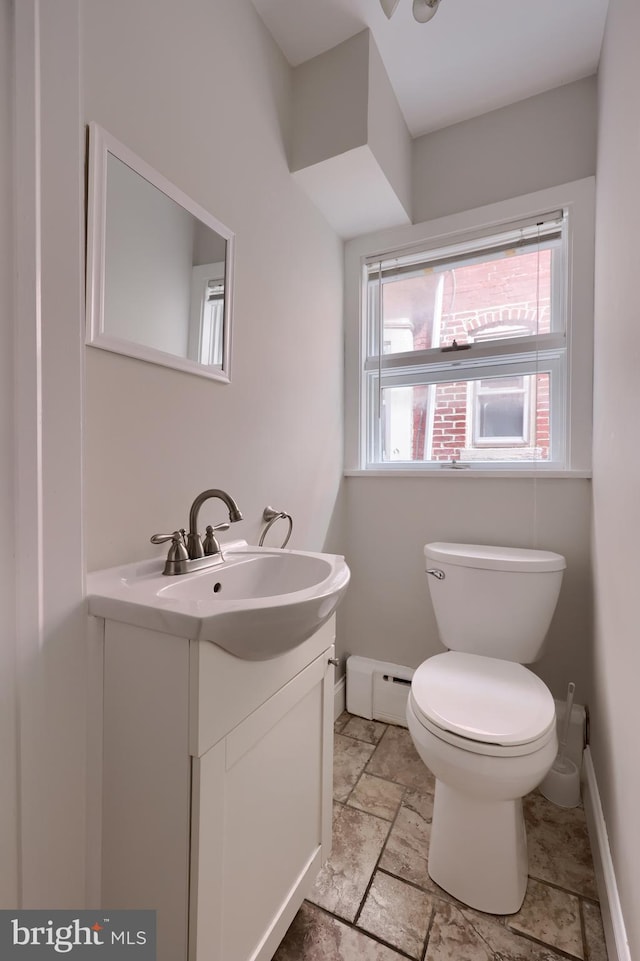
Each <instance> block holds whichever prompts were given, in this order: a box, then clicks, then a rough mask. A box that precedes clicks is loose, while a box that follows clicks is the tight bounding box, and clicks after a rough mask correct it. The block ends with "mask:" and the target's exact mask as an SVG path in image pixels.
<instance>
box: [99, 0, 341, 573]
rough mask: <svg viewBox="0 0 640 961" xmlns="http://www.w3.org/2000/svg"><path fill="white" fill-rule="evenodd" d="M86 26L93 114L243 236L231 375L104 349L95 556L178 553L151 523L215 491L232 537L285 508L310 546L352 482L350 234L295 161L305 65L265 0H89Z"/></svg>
mask: <svg viewBox="0 0 640 961" xmlns="http://www.w3.org/2000/svg"><path fill="white" fill-rule="evenodd" d="M83 31H84V33H83V66H84V82H83V92H84V97H85V120H86V121H89V120H95V121H97V122H98V123H99V124H101V125H102V126H103V127H104V128H106V129H107V130H108V131H109V132H110V133H112V134H113V135H114V136H115V137H117V138H118V140H120V141H122V142H123V143H125V144H126V145H127V146H129V147H130V148H131V149H132V150H134V151H135V153H137V154H138V155H139V156H141V157H142V158H143V159H144V160H146V161H147V162H148V163H150V164H151V165H152V166H153V167H155V168H156V169H158V170H159V171H160V172H161V173H162V174H164V176H166V177H167V178H168V179H169V180H170V181H172V182H173V183H175V184H176V185H177V186H178V187H180V188H181V189H182V190H184V191H185V192H186V193H187V194H188V195H189V196H191V197H192V198H193V199H194V200H196V201H197V202H198V203H200V204H201V205H202V206H203V207H205V208H206V209H208V210H209V211H210V212H211V213H212V214H213V215H214V216H216V217H217V218H219V219H220V220H221V221H222V222H223V223H224V224H226V225H227V226H228V227H229V228H230V229H231V230H233V231H235V233H236V238H237V241H236V264H235V268H236V269H235V297H234V302H235V314H234V319H233V357H232V362H231V373H232V383H231V385H230V386H226V385H223V384H219V383H215V382H211V381H208V380H204V379H202V378H197V377H195V376H192V375H188V374H183V373H179V372H174V371H171V370H167V369H165V368H161V367H157V366H153V365H151V364H147V363H144V362H140V361H134V360H130V359H128V358H124V357H120V356H117V355H115V354H110V353H108V352H106V351H101V350H92V349H91V348H87V352H86V397H87V416H86V505H87V510H86V544H87V554H88V567H89V569H95V568H99V567H103V566H107V565H110V564H116V563H119V562H123V561H128V560H133V559H136V558H143V557H146V556H150V555H151V554H152V553H153V552H154V550H156V551H158V553H160V554H162V553H163V550H162V549H160V550H158V549H154V548H152V547H151V546H150V544H149V537H150V535H151V534H153V533H154V532H156V531H165V530H170V531H171V530H174V529H175V528H176V527H181V526H185V525H186V523H187V514H188V510H189V506H190V504H191V502H192V501H193V499H194V497H195V495H196V494H198V493H199V492H200V491H202V490H204V489H206V488H208V487H222V488H224V489H225V490H227V491H229V492H230V493H231V494H232V495H233V496H234V497H235V498H236V499H237V501H238V503H239V505H240V507H241V509H242V511H243V513H244V516H245V521H244V522H242V523H239V524H237V525H235V526H234V528H233V530H232V531H231V532H230V534H229V535H227V536H231V535H234V536H241V537H246V538H247V539H248V540H249V541H253V542H254V543H255V542H256V541H257V539H258V537H259V534H260V530H261V515H262V510H263V508H264V507H265V506H266V505H267V504H271V505H273V506H275V507H276V508H279V509H282V510H286V511H288V512H290V513H291V514H292V515H293V518H294V522H295V526H294V533H293V538H292V541H291V542H290V543H291V546H292V547H298V548H305V549H321V548H322V547H323V546H324V545H325V542H326V539H327V536H328V531H329V527H330V524H331V520H332V514H333V512H334V508H335V506H336V497H337V494H338V490H339V486H340V480H341V473H340V472H341V465H342V401H341V397H342V244H341V242H340V241H339V240H338V238H337V237H336V235H335V233H334V232H333V230H332V229H331V228H330V227H329V226H328V225H327V223H326V221H324V220H323V218H322V216H321V215H320V214H319V213H318V211H317V210H316V208H315V207H314V206H313V205H312V204H311V202H310V201H309V200H308V199H307V197H306V196H305V195H304V194H303V193H302V191H301V190H300V189H299V188H298V186H297V185H296V184H295V182H294V180H293V178H292V177H291V174H290V172H289V169H288V165H287V157H286V146H287V139H288V113H289V108H290V102H291V71H290V68H289V67H288V65H287V64H286V62H285V60H284V58H283V57H282V55H281V54H280V52H279V51H278V50H277V48H276V46H275V44H274V43H273V41H272V40H271V38H270V36H269V35H268V34H267V31H266V29H265V28H264V26H263V24H262V22H261V21H260V20H259V18H258V16H257V14H256V12H255V10H254V8H253V6H252V4H251V3H250V2H249V0H237V2H234V3H222V4H212V3H211V2H210V0H185V2H183V3H180V4H176V3H174V2H172V0H160V2H158V0H133V2H131V0H114V2H110V3H108V4H105V3H104V2H102V0H85V2H84V3H83ZM114 64H117V69H114ZM142 65H143V69H142V68H141V67H142ZM223 519H224V520H226V515H225V511H224V507H223V505H222V504H219V503H218V504H216V503H211V504H209V505H207V506H206V508H205V509H203V511H202V515H201V520H202V522H203V525H204V524H206V523H209V522H212V523H213V522H218V521H222V520H223ZM271 537H273V541H270V542H271V543H274V544H275V545H276V546H277V545H278V544H279V540H278V537H279V533H278V531H277V530H276V529H274V530H273V532H272V534H271Z"/></svg>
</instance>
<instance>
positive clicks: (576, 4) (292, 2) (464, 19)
mask: <svg viewBox="0 0 640 961" xmlns="http://www.w3.org/2000/svg"><path fill="white" fill-rule="evenodd" d="M253 4H254V6H255V8H256V9H257V11H258V13H259V14H260V16H261V17H262V19H263V21H264V23H265V24H266V26H267V28H268V29H269V31H270V32H271V34H272V35H273V37H274V39H275V41H276V43H277V44H278V46H279V47H280V49H281V50H282V52H283V53H284V55H285V57H286V58H287V60H288V61H289V63H290V64H291V65H292V66H297V65H298V64H300V63H304V61H305V60H309V59H310V58H311V57H314V56H316V55H317V54H319V53H324V51H326V50H330V49H331V48H332V47H335V46H336V45H337V44H339V43H341V42H342V41H343V40H347V39H348V38H349V37H351V36H353V35H354V34H356V33H359V32H360V30H363V29H364V28H365V27H368V28H369V29H370V30H371V32H372V34H373V38H374V40H375V43H376V46H377V47H378V50H379V51H380V54H381V56H382V60H383V62H384V65H385V67H386V70H387V73H388V74H389V79H390V81H391V84H392V86H393V88H394V90H395V93H396V97H397V98H398V102H399V104H400V107H401V109H402V112H403V113H404V116H405V119H406V122H407V126H408V127H409V131H410V133H411V135H412V136H413V137H418V136H420V135H422V134H424V133H427V132H429V131H431V130H437V129H439V128H441V127H446V126H449V125H450V124H453V123H458V122H459V121H461V120H467V119H468V118H469V117H475V116H478V115H480V114H483V113H486V112H487V111H489V110H495V109H497V108H498V107H504V106H506V105H507V104H510V103H515V102H516V101H518V100H524V99H525V98H526V97H531V96H534V95H535V94H538V93H543V92H544V91H545V90H550V89H552V88H553V87H559V86H561V85H562V84H565V83H570V82H571V81H573V80H579V79H581V78H582V77H588V76H590V75H591V74H593V73H595V71H596V69H597V66H598V60H599V56H600V48H601V45H602V35H603V32H604V23H605V18H606V13H607V5H608V0H536V2H531V0H529V2H526V0H441V4H440V8H439V10H438V12H437V13H436V16H435V17H434V18H433V20H431V21H430V22H429V23H417V22H416V21H415V20H414V19H413V15H412V12H411V0H400V2H399V4H398V7H397V9H396V12H395V13H394V15H393V18H392V19H391V20H387V18H386V16H385V15H384V13H383V11H382V8H381V7H380V4H379V2H378V0H253Z"/></svg>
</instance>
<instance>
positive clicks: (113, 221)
mask: <svg viewBox="0 0 640 961" xmlns="http://www.w3.org/2000/svg"><path fill="white" fill-rule="evenodd" d="M233 250H234V235H233V233H232V232H231V231H230V230H229V229H228V228H227V227H225V226H224V224H221V223H220V221H219V220H216V218H215V217H213V216H212V215H211V214H210V213H209V212H208V211H206V210H205V209H204V208H203V207H201V206H200V205H199V204H197V203H196V202H195V201H194V200H192V199H191V198H190V197H188V196H187V195H186V194H185V193H183V192H182V191H181V190H180V189H179V188H178V187H176V186H175V185H174V184H172V183H170V182H169V181H168V180H167V179H166V178H165V177H163V176H162V174H160V173H158V172H157V171H156V170H154V169H153V168H152V167H150V166H149V164H147V163H146V162H145V161H144V160H142V159H141V158H140V157H138V156H136V154H134V153H133V152H132V151H131V150H129V148H128V147H125V146H124V144H121V143H120V142H119V141H118V140H116V139H115V137H113V136H111V134H109V133H107V131H106V130H104V129H103V128H101V127H99V126H98V125H97V124H95V123H91V124H90V125H89V184H88V210H87V334H86V343H87V344H89V345H91V346H92V347H100V348H101V349H103V350H110V351H115V352H116V353H118V354H126V355H127V356H128V357H135V358H137V359H138V360H145V361H148V362H150V363H153V364H161V365H163V366H165V367H173V368H174V369H176V370H183V371H188V372H190V373H193V374H197V375H198V376H201V377H210V378H213V379H214V380H219V381H224V382H226V383H229V381H230V379H231V318H232V292H233V284H232V281H233Z"/></svg>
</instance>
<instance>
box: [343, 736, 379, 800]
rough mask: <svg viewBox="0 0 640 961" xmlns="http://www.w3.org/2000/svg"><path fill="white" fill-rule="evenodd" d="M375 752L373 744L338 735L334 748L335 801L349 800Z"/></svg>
mask: <svg viewBox="0 0 640 961" xmlns="http://www.w3.org/2000/svg"><path fill="white" fill-rule="evenodd" d="M374 750H375V747H374V745H373V744H366V743H365V742H364V741H356V740H354V738H352V737H345V736H344V734H336V736H335V738H334V746H333V797H334V800H336V801H346V800H347V798H348V797H349V795H350V794H351V791H352V790H353V788H354V787H355V784H356V781H357V780H358V778H359V777H360V775H361V774H362V772H363V770H364V768H365V765H366V763H367V761H368V760H369V758H370V757H371V755H372V754H373V752H374Z"/></svg>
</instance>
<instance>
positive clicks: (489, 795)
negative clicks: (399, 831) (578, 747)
mask: <svg viewBox="0 0 640 961" xmlns="http://www.w3.org/2000/svg"><path fill="white" fill-rule="evenodd" d="M425 556H426V559H427V571H428V572H430V573H432V574H433V583H431V581H430V588H431V595H432V599H433V601H434V609H435V613H436V620H437V621H438V627H439V628H440V626H441V621H443V622H444V623H445V634H446V640H445V639H444V638H442V640H443V642H444V643H445V644H446V646H447V647H448V648H449V650H448V651H446V652H445V653H442V654H436V655H434V656H433V657H430V658H429V659H428V660H426V661H424V662H423V663H422V664H421V665H420V666H419V667H418V668H417V670H416V671H415V674H414V676H413V680H412V684H411V692H410V695H409V698H408V702H407V723H408V726H409V732H410V734H411V737H412V740H413V743H414V745H415V747H416V750H417V752H418V754H419V756H420V757H421V759H422V761H423V762H424V763H425V764H426V766H427V767H428V768H429V769H430V770H431V771H432V773H433V775H434V777H435V779H436V787H435V798H434V812H433V821H432V827H431V840H430V846H429V861H428V870H429V874H430V876H431V878H432V879H433V880H434V881H435V882H436V884H438V885H440V887H442V888H444V889H445V890H446V891H448V892H449V893H450V894H452V895H454V897H456V898H457V899H458V900H460V901H462V902H463V903H465V904H468V905H470V906H471V907H474V908H476V909H478V910H480V911H484V912H487V913H490V914H512V913H515V912H516V911H518V910H519V908H520V906H521V905H522V901H523V900H524V896H525V892H526V885H527V849H526V832H525V825H524V819H523V815H522V798H523V797H524V795H525V794H527V793H528V792H529V791H531V790H533V789H534V788H535V787H536V786H537V785H538V784H539V783H540V782H541V781H542V780H543V778H544V777H545V775H546V774H547V772H548V771H549V769H550V767H551V765H552V764H553V761H554V758H555V756H556V753H557V748H558V743H557V735H556V723H555V706H554V701H553V697H552V695H551V692H550V691H549V690H548V688H547V687H546V685H545V684H544V683H543V682H542V681H541V680H540V678H538V677H537V676H536V675H535V674H534V673H533V672H532V671H530V670H529V669H528V668H526V667H525V666H524V663H522V662H524V661H525V660H526V663H529V662H531V661H533V660H535V658H536V657H538V656H539V655H540V652H541V650H542V647H543V643H544V639H545V636H546V633H547V629H548V625H549V622H550V620H551V616H552V614H553V609H554V608H555V603H556V600H557V596H558V592H559V589H560V580H561V578H562V571H563V569H564V566H565V561H564V558H562V557H561V556H560V555H557V554H551V553H550V552H546V551H529V550H526V551H525V550H517V549H513V548H496V547H479V546H477V545H456V544H452V545H448V544H434V545H427V546H426V547H425ZM434 561H435V562H437V564H438V566H437V567H434V566H433V565H434ZM477 575H479V576H477ZM443 587H446V591H444V590H441V589H442V588H443ZM462 588H464V591H462ZM479 607H480V608H481V609H482V611H483V617H484V620H483V621H482V622H480V623H479V622H478V621H477V620H476V617H475V615H474V612H476V613H477V610H478V608H479ZM452 608H453V609H452ZM489 621H490V623H488V622H489ZM532 623H533V625H534V626H533V629H532ZM521 661H522V662H521Z"/></svg>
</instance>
